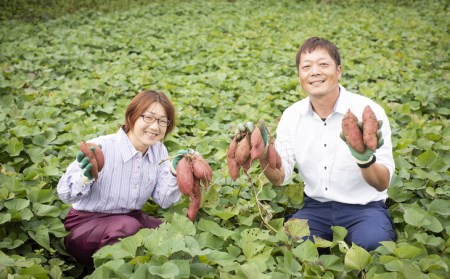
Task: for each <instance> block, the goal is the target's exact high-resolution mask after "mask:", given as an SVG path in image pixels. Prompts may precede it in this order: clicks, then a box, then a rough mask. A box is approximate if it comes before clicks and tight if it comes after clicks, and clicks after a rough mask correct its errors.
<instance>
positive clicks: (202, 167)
mask: <svg viewBox="0 0 450 279" xmlns="http://www.w3.org/2000/svg"><path fill="white" fill-rule="evenodd" d="M176 171H177V182H178V188H179V189H180V192H181V193H182V194H183V195H186V196H189V198H190V202H189V207H188V211H187V217H188V218H189V219H190V220H191V221H192V222H194V221H195V218H196V216H197V213H198V211H199V209H200V205H201V201H202V194H201V192H202V191H201V188H200V186H201V185H203V187H204V188H205V190H208V186H209V184H210V182H211V181H212V176H213V173H212V169H211V167H210V165H209V164H208V162H207V161H206V160H205V159H204V158H203V157H202V156H201V155H200V154H199V153H198V152H193V153H188V154H186V155H183V158H182V159H181V160H180V161H179V162H178V165H177V169H176Z"/></svg>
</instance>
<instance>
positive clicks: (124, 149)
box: [116, 128, 138, 162]
mask: <svg viewBox="0 0 450 279" xmlns="http://www.w3.org/2000/svg"><path fill="white" fill-rule="evenodd" d="M116 137H117V142H118V143H119V144H118V146H119V150H120V153H121V154H122V159H123V161H124V162H126V161H128V160H130V159H131V158H133V157H134V156H135V155H136V153H138V151H137V150H136V148H134V146H133V144H132V143H131V141H130V138H129V137H128V136H127V134H126V133H125V131H124V130H123V129H122V128H120V129H119V131H117V134H116Z"/></svg>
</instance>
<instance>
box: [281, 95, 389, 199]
mask: <svg viewBox="0 0 450 279" xmlns="http://www.w3.org/2000/svg"><path fill="white" fill-rule="evenodd" d="M366 105H370V107H371V108H372V110H373V111H374V113H375V115H376V117H377V119H378V120H383V126H382V127H381V131H382V133H383V138H384V144H383V145H382V146H381V147H380V148H379V149H377V150H376V153H375V155H376V158H377V163H379V164H382V165H384V166H386V167H387V168H388V169H389V173H390V179H392V175H393V173H394V167H395V164H394V159H393V155H392V142H391V128H390V125H389V121H388V118H387V116H386V113H385V112H384V110H383V108H382V107H381V106H380V105H378V104H376V103H375V102H373V101H372V100H370V99H369V98H367V97H365V96H361V95H357V94H354V93H351V92H349V91H346V90H345V88H344V87H342V86H340V95H339V98H338V100H337V102H336V105H335V107H334V110H333V113H332V114H331V115H330V116H328V118H327V119H326V120H325V121H323V120H322V119H320V117H319V116H318V115H317V114H316V113H315V112H314V111H313V109H312V107H311V102H310V100H309V97H307V98H305V99H302V100H300V101H298V102H296V103H295V104H293V105H292V106H290V107H288V108H287V109H286V110H285V111H284V112H283V115H282V117H281V119H280V122H279V124H278V127H277V139H276V143H275V147H276V149H277V151H278V152H279V153H280V155H281V157H282V160H283V167H284V169H285V181H284V183H286V182H287V181H288V180H289V178H290V177H291V176H292V174H293V171H294V166H295V164H297V167H298V171H299V175H300V177H301V178H302V180H303V182H304V184H305V189H304V191H305V193H306V195H308V196H309V197H311V198H313V199H315V200H318V201H321V202H325V201H337V202H342V203H348V204H367V203H369V202H371V201H378V200H386V198H387V190H385V191H383V192H378V191H377V190H376V189H375V188H373V187H372V186H370V185H369V184H368V183H367V182H366V181H365V180H364V179H363V177H362V175H361V171H360V169H359V167H358V166H357V164H356V162H355V159H354V158H353V156H352V155H351V153H350V150H349V148H348V146H347V145H346V143H345V142H344V141H343V140H342V139H341V138H340V136H339V134H340V132H341V131H342V119H343V117H344V114H345V113H346V112H347V110H348V109H350V110H351V111H352V112H353V113H354V114H355V115H356V116H357V117H358V119H359V120H360V121H361V116H362V112H363V109H364V107H365V106H366Z"/></svg>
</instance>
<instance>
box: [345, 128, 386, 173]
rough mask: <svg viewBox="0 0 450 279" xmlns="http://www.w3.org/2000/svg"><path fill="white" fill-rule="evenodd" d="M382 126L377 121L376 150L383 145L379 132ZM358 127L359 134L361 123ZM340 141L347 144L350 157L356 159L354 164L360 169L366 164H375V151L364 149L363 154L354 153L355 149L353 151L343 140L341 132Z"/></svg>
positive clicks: (381, 135) (381, 134)
mask: <svg viewBox="0 0 450 279" xmlns="http://www.w3.org/2000/svg"><path fill="white" fill-rule="evenodd" d="M382 125H383V121H382V120H379V121H378V131H377V139H378V141H377V148H376V149H378V148H380V147H381V146H382V145H383V144H384V138H383V133H382V132H381V126H382ZM358 126H359V127H360V128H361V132H363V129H364V128H363V125H362V123H360V122H359V123H358ZM340 137H341V139H342V140H343V141H344V142H345V143H346V144H347V146H348V148H349V149H350V152H351V153H352V156H353V157H354V158H355V159H356V163H357V164H358V165H359V166H360V167H361V166H363V167H364V166H365V165H367V164H371V163H374V162H375V159H374V158H375V155H374V153H375V151H374V150H371V149H369V148H367V147H366V149H365V150H364V152H363V153H359V152H358V151H356V150H355V149H353V148H352V147H351V146H350V145H349V144H348V143H347V141H346V140H345V137H344V134H343V133H342V132H341V134H340Z"/></svg>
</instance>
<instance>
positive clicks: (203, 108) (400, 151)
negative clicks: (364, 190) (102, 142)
mask: <svg viewBox="0 0 450 279" xmlns="http://www.w3.org/2000/svg"><path fill="white" fill-rule="evenodd" d="M23 2H24V1H22V3H23ZM48 2H49V3H50V2H51V1H48ZM82 2H83V1H82ZM98 2H100V1H98ZM106 2H107V1H106ZM131 2H132V1H128V3H131ZM145 2H146V1H139V3H137V4H136V3H134V4H133V5H131V4H130V8H129V9H127V8H123V7H122V8H120V9H110V10H111V11H110V12H107V10H108V9H100V8H98V7H97V8H96V9H80V10H75V11H73V12H69V13H62V14H61V15H59V16H56V15H57V13H56V12H55V10H54V9H56V8H55V7H50V8H48V9H49V16H48V17H47V18H46V20H42V18H43V17H42V18H39V20H33V18H28V17H22V18H21V17H18V16H16V17H15V18H16V19H6V18H8V17H7V16H6V17H5V15H4V14H2V16H1V18H2V21H1V24H0V133H1V137H0V162H1V165H0V185H1V187H0V225H1V227H0V278H33V277H34V278H70V277H77V276H79V275H80V272H81V268H80V266H78V265H77V264H76V263H75V262H74V261H73V259H72V258H71V257H70V256H68V255H67V254H66V253H65V251H64V248H63V245H62V239H63V237H64V236H65V235H66V231H65V230H64V226H63V224H62V220H63V218H64V216H65V214H66V213H67V212H68V210H69V205H66V204H63V203H62V202H61V201H60V200H59V198H58V197H57V195H56V190H55V188H56V184H57V181H58V179H59V177H60V176H61V175H62V173H63V172H64V171H65V169H66V167H67V165H68V164H69V163H70V162H71V161H72V160H74V157H75V154H76V151H77V145H78V143H79V142H80V141H81V140H85V139H90V138H93V137H96V136H98V135H103V134H105V133H114V132H115V131H116V130H117V129H118V127H119V125H120V124H122V123H123V114H124V109H125V107H126V106H127V104H128V102H129V100H130V98H131V97H133V96H134V95H135V94H136V93H137V92H139V91H141V90H143V89H156V90H160V91H163V92H165V93H167V94H168V95H169V96H170V98H171V99H172V100H173V102H174V103H175V106H176V109H177V114H178V119H177V123H176V125H177V129H176V130H175V132H174V133H173V134H172V135H171V136H170V137H169V138H168V139H167V141H166V145H167V146H168V149H169V152H170V153H171V154H174V153H175V152H176V151H177V150H179V149H185V148H188V147H190V148H195V149H196V150H198V151H199V152H200V153H201V154H203V156H204V157H205V158H207V160H208V162H209V163H210V164H211V166H212V167H213V170H214V177H213V183H212V185H211V188H210V189H209V191H208V192H205V193H204V195H203V203H202V204H203V208H202V209H201V210H200V213H199V216H198V219H197V222H195V224H192V223H191V222H190V221H189V220H188V219H186V218H185V217H184V216H185V211H186V208H187V204H188V200H187V198H184V199H183V200H182V201H181V202H180V203H179V204H177V205H176V206H174V207H172V208H170V209H169V210H161V209H159V208H158V207H157V206H156V205H155V204H154V203H153V202H151V201H149V202H148V203H147V204H146V207H145V210H146V211H147V212H149V213H151V214H156V215H158V216H160V217H161V218H164V219H165V220H167V221H168V222H167V223H165V224H164V225H163V226H162V227H161V228H159V229H158V230H141V231H140V232H139V233H138V234H137V235H135V236H132V237H129V238H126V239H124V240H123V241H121V242H120V243H118V244H116V245H114V246H109V247H105V248H103V249H101V250H100V251H99V252H98V253H97V254H96V256H95V264H96V269H95V271H94V273H93V274H92V276H91V278H252V279H254V278H302V277H304V278H335V277H336V278H358V277H359V278H364V277H365V278H383V279H385V278H388V279H389V278H432V279H435V278H436V279H437V278H448V274H449V266H450V248H449V246H450V239H449V234H450V220H449V215H450V201H449V197H450V185H449V184H450V183H449V181H450V172H449V165H450V155H449V149H450V125H449V116H450V94H449V92H450V90H449V87H450V86H449V85H450V82H449V81H450V72H449V69H450V62H449V46H450V36H449V27H450V16H449V15H450V9H449V5H448V1H444V0H443V1H374V2H372V1H323V2H320V1H288V0H284V1H256V0H254V1H241V0H237V1H218V0H216V1H148V3H147V4H145ZM324 2H331V3H324ZM2 5H7V4H5V3H3V2H2ZM105 5H106V4H105ZM106 8H107V7H106ZM52 9H53V10H52ZM7 12H9V13H14V9H3V13H7ZM9 18H11V17H9ZM310 36H321V37H326V38H328V39H330V40H332V41H333V42H334V43H336V45H337V46H338V47H339V48H340V50H341V56H342V63H343V78H342V81H341V83H342V84H343V85H344V86H346V87H347V89H349V90H350V91H354V92H358V93H360V94H362V95H366V96H369V97H371V98H373V99H375V100H376V101H377V102H378V103H380V104H381V105H382V106H383V107H384V108H385V110H386V112H387V114H388V116H389V118H390V121H391V126H392V131H393V145H394V150H395V153H394V157H395V161H396V173H395V177H394V180H393V184H392V186H391V187H390V189H389V196H390V198H389V200H388V201H387V204H388V206H389V210H390V213H391V215H392V217H393V220H394V223H395V224H394V225H395V230H396V233H397V238H398V240H397V242H396V243H394V242H386V243H384V244H383V246H382V247H380V248H379V249H377V250H376V251H374V252H371V253H368V252H366V251H365V250H363V249H362V248H360V247H358V246H355V245H352V244H351V243H349V244H346V243H345V242H344V241H343V239H344V237H345V234H346V232H345V230H344V229H343V228H340V227H335V228H333V229H334V232H335V235H334V239H333V241H332V242H326V241H317V242H316V243H312V242H310V241H305V242H302V241H300V240H298V239H299V238H300V237H301V236H303V235H306V234H308V228H307V226H305V224H303V223H301V222H300V223H293V224H290V227H288V228H286V230H288V232H289V234H290V235H291V236H292V237H291V238H288V237H287V234H286V233H285V228H284V227H283V216H284V215H285V214H288V213H291V212H293V211H295V210H296V208H299V207H301V206H302V200H303V196H302V182H301V180H300V178H299V177H294V178H293V179H292V183H290V184H289V185H287V186H285V187H277V188H274V187H272V186H271V185H270V183H268V181H267V180H266V179H265V177H264V176H262V175H261V170H260V169H259V166H258V165H257V164H256V163H255V164H254V165H253V167H252V168H251V169H250V173H249V176H248V177H246V176H245V175H241V177H240V178H239V179H238V180H237V181H236V182H232V181H231V179H230V178H229V176H228V173H227V167H226V148H227V146H228V143H229V141H230V134H231V131H232V129H231V127H232V126H233V125H236V124H237V123H239V122H245V121H257V120H258V119H260V118H261V119H264V120H265V121H266V123H268V125H269V129H270V131H271V132H272V133H273V134H274V133H275V128H276V122H277V118H278V117H280V116H281V113H282V111H283V110H284V109H285V108H286V107H287V106H289V105H290V104H292V103H293V102H295V101H297V100H298V99H299V98H302V97H304V96H305V93H304V92H302V91H301V89H300V88H299V86H298V81H297V73H296V69H295V54H296V51H297V48H298V47H299V45H300V44H301V42H302V41H303V40H305V39H306V38H308V37H310ZM305 133H307V131H305ZM168 236H170V237H168ZM320 247H330V249H331V253H330V254H328V255H319V254H318V252H317V248H320Z"/></svg>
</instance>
